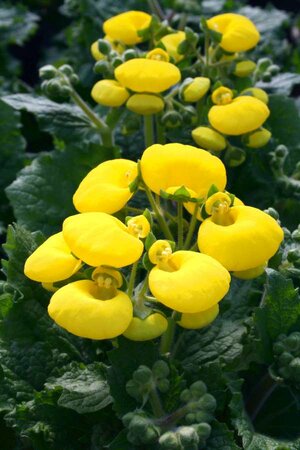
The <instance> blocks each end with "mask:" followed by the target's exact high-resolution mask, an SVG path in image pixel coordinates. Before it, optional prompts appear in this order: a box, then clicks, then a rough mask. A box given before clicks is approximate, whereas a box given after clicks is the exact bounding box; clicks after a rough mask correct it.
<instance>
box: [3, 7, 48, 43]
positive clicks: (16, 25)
mask: <svg viewBox="0 0 300 450" xmlns="http://www.w3.org/2000/svg"><path fill="white" fill-rule="evenodd" d="M38 20H39V17H38V16H37V15H36V14H34V13H32V12H29V11H28V10H27V8H26V7H25V6H24V5H21V4H18V5H16V6H12V5H9V4H8V3H4V4H2V5H1V7H0V42H1V44H2V45H3V43H7V44H17V45H22V44H23V43H24V42H25V41H26V39H28V38H29V37H30V36H31V35H32V34H33V33H34V32H35V31H36V29H37V22H38Z"/></svg>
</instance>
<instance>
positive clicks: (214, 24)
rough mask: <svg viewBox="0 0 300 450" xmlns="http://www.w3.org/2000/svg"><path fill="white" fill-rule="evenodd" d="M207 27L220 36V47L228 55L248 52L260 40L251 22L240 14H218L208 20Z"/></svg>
mask: <svg viewBox="0 0 300 450" xmlns="http://www.w3.org/2000/svg"><path fill="white" fill-rule="evenodd" d="M207 26H208V27H209V28H210V29H211V30H214V31H217V32H218V33H221V34H222V39H221V42H220V46H221V47H222V48H223V49H224V50H226V51H227V52H230V53H235V52H245V51H247V50H250V49H251V48H253V47H255V46H256V44H257V43H258V41H259V39H260V35H259V32H258V30H257V28H256V27H255V25H254V24H253V22H251V20H250V19H248V18H247V17H245V16H242V15H240V14H233V13H227V14H219V15H218V16H215V17H212V18H211V19H209V20H208V21H207Z"/></svg>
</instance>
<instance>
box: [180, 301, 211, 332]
mask: <svg viewBox="0 0 300 450" xmlns="http://www.w3.org/2000/svg"><path fill="white" fill-rule="evenodd" d="M218 314H219V304H218V303H216V304H215V305H213V306H212V307H211V308H209V309H206V310H205V311H200V312H198V313H194V314H189V313H183V314H182V315H181V318H180V320H179V321H178V322H177V323H178V325H180V326H181V327H182V328H187V329H189V330H197V329H200V328H204V327H207V326H208V325H210V324H211V323H212V322H213V321H214V320H215V319H216V318H217V316H218Z"/></svg>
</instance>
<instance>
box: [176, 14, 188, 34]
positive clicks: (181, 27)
mask: <svg viewBox="0 0 300 450" xmlns="http://www.w3.org/2000/svg"><path fill="white" fill-rule="evenodd" d="M187 20H188V15H187V13H182V14H181V16H180V21H179V24H178V30H184V28H185V26H186V23H187Z"/></svg>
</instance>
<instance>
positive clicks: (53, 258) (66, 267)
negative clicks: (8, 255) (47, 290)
mask: <svg viewBox="0 0 300 450" xmlns="http://www.w3.org/2000/svg"><path fill="white" fill-rule="evenodd" d="M81 265H82V263H81V261H80V260H79V259H78V258H76V257H75V256H74V255H73V254H72V251H71V250H70V248H69V247H68V245H67V244H66V242H65V240H64V238H63V234H62V233H57V234H54V235H53V236H50V237H49V238H48V239H47V240H46V241H45V242H44V243H43V244H42V245H40V246H39V247H38V248H37V249H36V250H35V251H34V252H33V253H32V254H31V255H30V256H29V258H27V260H26V262H25V266H24V273H25V275H26V276H27V277H28V278H30V279H31V280H34V281H40V282H42V283H54V282H55V281H62V280H66V279H67V278H70V277H71V276H72V275H74V273H76V272H77V271H78V270H79V269H80V267H81Z"/></svg>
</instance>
